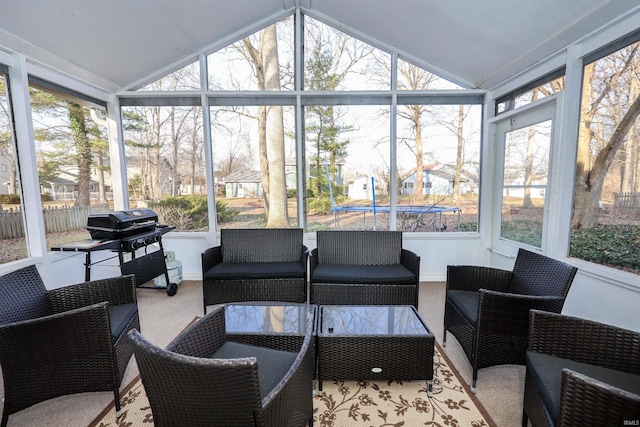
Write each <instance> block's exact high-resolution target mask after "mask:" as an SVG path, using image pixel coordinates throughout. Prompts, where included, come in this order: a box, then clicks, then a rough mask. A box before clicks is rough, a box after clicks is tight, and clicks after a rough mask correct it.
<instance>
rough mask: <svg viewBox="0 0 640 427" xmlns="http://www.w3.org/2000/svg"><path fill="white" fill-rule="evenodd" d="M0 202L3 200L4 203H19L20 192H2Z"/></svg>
mask: <svg viewBox="0 0 640 427" xmlns="http://www.w3.org/2000/svg"><path fill="white" fill-rule="evenodd" d="M0 202H2V204H3V205H19V204H20V195H19V194H0Z"/></svg>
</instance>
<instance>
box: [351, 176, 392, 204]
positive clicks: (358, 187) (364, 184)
mask: <svg viewBox="0 0 640 427" xmlns="http://www.w3.org/2000/svg"><path fill="white" fill-rule="evenodd" d="M373 178H374V181H373V185H375V192H376V195H381V194H387V189H386V184H385V183H384V181H383V180H381V179H379V178H377V177H373ZM348 183H349V186H348V190H347V197H348V198H349V199H352V200H373V191H371V176H367V175H358V176H356V177H354V178H353V179H351V180H348Z"/></svg>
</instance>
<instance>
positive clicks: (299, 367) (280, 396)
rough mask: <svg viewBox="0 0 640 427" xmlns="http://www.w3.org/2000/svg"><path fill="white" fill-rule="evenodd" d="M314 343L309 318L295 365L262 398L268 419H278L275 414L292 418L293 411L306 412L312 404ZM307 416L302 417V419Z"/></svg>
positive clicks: (310, 409)
mask: <svg viewBox="0 0 640 427" xmlns="http://www.w3.org/2000/svg"><path fill="white" fill-rule="evenodd" d="M314 343H315V337H314V335H313V323H312V322H311V319H309V322H308V324H307V331H306V334H305V338H304V341H303V342H302V346H301V347H300V351H299V352H298V356H297V357H296V359H295V361H294V362H293V365H291V368H289V371H288V372H287V374H286V375H285V376H284V377H283V378H282V379H281V380H280V382H279V383H278V384H277V385H276V386H275V387H274V388H273V390H271V392H270V393H269V394H268V395H267V396H265V397H264V399H262V406H263V408H264V410H265V415H266V418H267V419H277V418H274V415H275V414H281V415H284V414H287V415H288V416H287V415H285V417H286V418H288V419H290V418H291V413H292V412H294V411H302V412H303V413H304V412H305V411H304V407H305V406H308V405H310V404H311V403H310V402H311V400H310V399H309V398H308V394H309V393H310V392H311V388H312V382H313V375H314V372H315V357H314V356H315V352H314V351H313V348H314V345H315V344H314ZM282 350H287V349H286V348H282ZM307 411H309V412H312V411H313V409H312V408H308V409H307ZM305 418H306V417H302V420H304V419H305Z"/></svg>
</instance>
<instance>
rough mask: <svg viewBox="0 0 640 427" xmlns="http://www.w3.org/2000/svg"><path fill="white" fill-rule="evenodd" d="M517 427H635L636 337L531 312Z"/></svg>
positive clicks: (639, 345) (639, 404) (639, 363)
mask: <svg viewBox="0 0 640 427" xmlns="http://www.w3.org/2000/svg"><path fill="white" fill-rule="evenodd" d="M530 317H531V320H530V322H529V323H530V334H529V348H528V350H527V356H526V358H527V361H526V362H527V374H526V379H525V390H524V413H523V418H522V425H523V426H527V421H530V422H531V425H532V426H534V427H537V426H622V425H638V424H637V423H638V422H639V417H640V333H638V332H636V331H630V330H626V329H622V328H618V327H616V326H613V325H606V324H603V323H599V322H594V321H591V320H585V319H580V318H577V317H572V316H567V315H562V314H558V313H549V312H544V311H540V310H532V311H531V313H530Z"/></svg>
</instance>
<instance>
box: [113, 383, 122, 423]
mask: <svg viewBox="0 0 640 427" xmlns="http://www.w3.org/2000/svg"><path fill="white" fill-rule="evenodd" d="M113 395H114V399H113V401H114V402H115V404H116V418H119V417H120V415H122V411H121V409H122V406H121V404H120V390H119V389H118V388H116V389H115V390H113Z"/></svg>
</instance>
